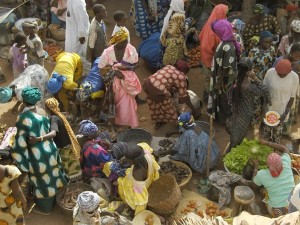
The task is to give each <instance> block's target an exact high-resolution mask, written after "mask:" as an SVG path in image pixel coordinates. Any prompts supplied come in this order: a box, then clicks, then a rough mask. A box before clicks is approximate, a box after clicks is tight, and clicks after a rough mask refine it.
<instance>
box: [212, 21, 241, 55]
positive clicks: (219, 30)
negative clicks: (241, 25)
mask: <svg viewBox="0 0 300 225" xmlns="http://www.w3.org/2000/svg"><path fill="white" fill-rule="evenodd" d="M211 29H212V31H213V32H215V33H216V34H217V35H218V37H219V38H220V39H221V40H222V41H231V42H232V43H233V44H234V46H235V50H236V53H237V55H238V56H240V55H241V45H240V43H238V42H237V40H236V39H235V37H234V34H233V28H232V25H231V23H230V22H229V21H228V20H226V19H221V20H216V21H214V22H212V24H211Z"/></svg>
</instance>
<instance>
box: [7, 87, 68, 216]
mask: <svg viewBox="0 0 300 225" xmlns="http://www.w3.org/2000/svg"><path fill="white" fill-rule="evenodd" d="M22 98H23V104H24V105H25V108H24V110H23V112H22V113H21V114H20V115H19V116H18V119H17V123H16V127H17V129H18V131H17V134H16V136H15V143H14V146H13V149H12V157H13V159H14V160H15V162H16V164H17V166H18V167H19V169H20V170H21V171H22V172H24V173H28V177H29V183H30V187H31V188H32V193H33V195H34V202H35V204H36V208H35V209H34V210H35V211H36V212H38V213H41V214H46V215H50V213H51V211H52V208H53V205H54V202H55V194H56V192H57V190H58V188H61V187H63V186H65V185H66V183H67V181H66V178H65V175H64V173H63V170H62V167H61V162H60V158H59V155H58V152H57V148H56V145H55V144H54V142H53V140H52V139H50V140H43V136H44V135H46V134H47V133H49V129H50V120H49V118H48V117H46V116H43V115H41V114H39V113H38V109H37V108H36V106H35V105H36V103H37V102H38V101H39V100H40V99H41V92H40V91H39V89H38V88H34V87H27V88H25V89H24V90H23V91H22ZM31 136H34V137H40V138H41V141H40V142H38V143H36V144H34V145H29V139H30V137H31Z"/></svg>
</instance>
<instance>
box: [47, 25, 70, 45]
mask: <svg viewBox="0 0 300 225" xmlns="http://www.w3.org/2000/svg"><path fill="white" fill-rule="evenodd" d="M48 29H49V31H50V34H51V36H52V37H53V38H54V39H55V40H57V41H64V40H65V34H66V30H65V29H62V28H60V26H59V25H57V24H50V25H49V26H48Z"/></svg>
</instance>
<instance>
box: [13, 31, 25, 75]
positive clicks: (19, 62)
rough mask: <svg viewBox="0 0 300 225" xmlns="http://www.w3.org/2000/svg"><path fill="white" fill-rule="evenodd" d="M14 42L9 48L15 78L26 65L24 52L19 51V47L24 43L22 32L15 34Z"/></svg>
mask: <svg viewBox="0 0 300 225" xmlns="http://www.w3.org/2000/svg"><path fill="white" fill-rule="evenodd" d="M14 42H15V43H14V44H13V46H12V47H11V48H12V58H13V72H14V79H16V78H17V77H19V75H20V74H21V73H22V72H23V71H24V70H25V67H26V66H27V62H26V54H22V53H21V52H20V48H21V47H22V46H23V45H25V44H26V36H25V35H24V34H17V35H16V37H15V41H14Z"/></svg>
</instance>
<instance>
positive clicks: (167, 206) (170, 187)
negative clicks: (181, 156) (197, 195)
mask: <svg viewBox="0 0 300 225" xmlns="http://www.w3.org/2000/svg"><path fill="white" fill-rule="evenodd" d="M148 192H149V201H148V207H149V209H150V210H151V211H153V212H155V213H157V214H159V215H169V214H172V213H173V212H174V211H175V210H176V208H177V205H178V203H179V201H180V199H181V191H180V188H179V186H178V184H177V182H176V180H175V178H174V177H173V176H172V175H170V174H166V175H163V176H160V178H159V179H158V180H157V181H155V182H154V183H153V184H152V185H151V186H150V188H149V190H148Z"/></svg>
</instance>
